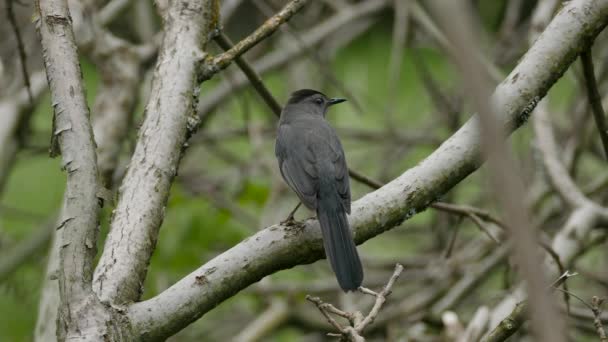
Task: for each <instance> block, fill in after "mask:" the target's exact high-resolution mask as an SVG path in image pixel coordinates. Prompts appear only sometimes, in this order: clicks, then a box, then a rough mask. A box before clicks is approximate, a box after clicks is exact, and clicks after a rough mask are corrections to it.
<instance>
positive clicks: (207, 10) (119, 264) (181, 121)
mask: <svg viewBox="0 0 608 342" xmlns="http://www.w3.org/2000/svg"><path fill="white" fill-rule="evenodd" d="M214 4H217V3H216V2H215V1H212V0H206V1H203V2H199V1H186V2H173V3H171V6H170V8H169V9H168V12H167V16H166V17H165V18H166V20H165V34H164V37H163V43H162V48H161V52H160V54H159V58H158V61H157V67H156V71H155V75H154V79H153V81H152V90H151V93H150V98H149V100H148V104H147V105H146V118H145V120H144V122H143V125H142V127H141V128H140V130H139V139H138V142H137V146H136V148H135V152H134V154H133V157H132V160H131V164H130V167H129V169H128V171H127V174H126V175H125V178H124V181H123V183H122V186H121V188H120V200H119V202H118V204H117V206H116V209H115V210H114V215H113V218H112V222H111V230H110V233H109V235H108V237H107V239H106V243H105V247H104V251H103V254H102V256H101V259H100V261H99V264H98V266H97V269H96V270H95V280H94V289H95V292H97V294H98V295H99V297H100V298H101V300H102V301H105V302H110V303H120V304H122V303H126V302H129V301H134V300H137V299H138V298H139V296H140V294H141V290H142V289H141V284H143V280H144V279H145V276H146V272H147V268H148V263H149V261H150V257H151V255H152V252H153V250H154V248H155V245H156V239H157V236H158V231H159V229H160V225H161V223H162V221H163V218H164V207H165V204H166V202H167V199H168V197H169V189H170V187H171V182H172V180H173V178H174V177H175V174H176V173H177V167H178V163H179V160H180V158H181V154H182V150H183V149H184V144H185V142H186V141H187V138H188V137H189V136H190V135H191V134H192V133H193V132H194V131H195V130H196V128H197V126H198V122H197V119H196V116H195V115H194V113H193V112H192V108H193V106H194V105H195V94H198V92H199V88H198V86H199V84H198V82H197V80H196V73H197V71H198V69H199V68H200V65H201V63H203V61H204V60H205V58H206V57H207V55H206V53H205V52H204V51H205V50H204V49H205V44H206V42H207V39H209V38H208V37H209V33H210V32H211V29H212V28H213V27H215V26H217V23H215V22H211V21H209V18H217V10H218V9H217V8H215V7H216V6H214ZM127 231H128V233H127Z"/></svg>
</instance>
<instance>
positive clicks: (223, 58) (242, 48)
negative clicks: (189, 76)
mask: <svg viewBox="0 0 608 342" xmlns="http://www.w3.org/2000/svg"><path fill="white" fill-rule="evenodd" d="M307 2H308V0H292V1H291V2H289V3H288V4H287V5H285V7H283V9H282V10H281V11H280V12H279V13H277V14H275V15H274V16H273V17H271V18H269V19H268V20H266V22H265V23H264V24H263V25H262V26H260V27H259V28H258V29H257V30H255V31H254V32H253V33H252V34H250V35H249V36H248V37H247V38H245V39H243V40H241V41H240V42H238V43H237V44H236V45H235V46H233V47H232V48H231V49H230V50H228V51H226V52H224V53H222V54H220V55H218V56H216V57H214V58H213V59H212V60H211V61H210V62H207V63H205V64H204V68H203V70H202V71H201V72H200V74H199V76H198V77H199V81H201V82H202V81H205V80H208V79H210V78H211V77H212V76H213V75H214V74H216V73H218V72H219V71H221V70H223V69H225V68H226V67H228V65H230V63H232V61H233V60H234V59H235V58H237V57H239V56H241V55H242V54H244V53H245V52H247V51H248V50H249V49H251V48H252V47H254V46H255V45H256V44H258V43H259V42H261V41H262V40H263V39H264V38H266V37H268V36H270V35H271V34H273V33H274V31H276V30H277V29H278V28H279V26H281V25H282V24H283V23H285V22H286V21H288V20H289V19H290V18H291V17H292V16H293V15H294V14H296V13H297V12H298V11H299V10H300V9H301V8H302V7H304V5H306V3H307Z"/></svg>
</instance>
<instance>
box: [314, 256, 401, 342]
mask: <svg viewBox="0 0 608 342" xmlns="http://www.w3.org/2000/svg"><path fill="white" fill-rule="evenodd" d="M401 272H403V266H401V265H400V264H397V265H395V271H394V272H393V275H392V276H391V277H390V279H389V280H388V282H387V283H386V285H385V286H384V287H383V288H382V291H380V292H374V291H372V290H370V289H367V288H365V287H359V292H361V293H363V294H366V295H370V296H373V297H375V298H376V300H375V301H374V305H373V306H372V308H371V310H370V311H369V313H368V314H367V316H365V318H364V317H363V315H362V314H361V312H359V311H355V312H346V311H343V310H340V309H338V308H336V307H335V306H333V305H332V304H330V303H325V302H323V300H321V299H320V298H318V297H311V296H309V295H307V296H306V299H307V300H308V301H310V302H312V303H314V304H315V305H316V306H317V308H318V309H319V311H321V313H322V314H323V316H325V318H327V321H328V322H329V323H330V324H331V325H332V326H333V327H334V328H336V330H338V331H339V332H340V333H341V335H342V337H344V338H347V339H348V340H350V341H352V342H358V341H365V339H364V338H363V336H362V335H361V334H362V333H363V330H365V328H366V327H367V326H368V325H370V324H371V323H373V322H374V320H375V319H376V317H377V316H378V314H379V313H380V309H381V308H382V305H384V303H385V302H386V297H388V296H389V295H390V294H391V289H392V288H393V285H394V284H395V281H397V279H398V278H399V276H400V275H401ZM331 314H334V315H337V316H340V317H343V318H346V319H347V320H348V321H349V322H350V326H342V325H341V324H340V323H338V322H337V321H336V320H335V319H334V318H333V317H332V316H331Z"/></svg>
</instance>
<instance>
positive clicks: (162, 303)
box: [129, 0, 608, 339]
mask: <svg viewBox="0 0 608 342" xmlns="http://www.w3.org/2000/svg"><path fill="white" fill-rule="evenodd" d="M607 21H608V2H606V1H594V0H577V1H571V2H569V3H568V4H567V5H566V6H565V8H564V10H562V11H561V12H560V14H559V15H557V16H556V17H555V19H554V20H553V22H552V23H551V25H549V27H548V28H547V30H546V32H545V34H543V35H542V36H541V37H540V38H539V39H538V40H537V41H536V43H535V44H534V46H532V47H531V49H530V50H529V51H528V53H527V54H526V55H525V56H524V57H523V58H522V60H521V62H520V63H519V65H518V66H517V67H516V68H515V69H514V70H513V71H512V72H511V74H510V75H509V77H507V79H506V80H505V81H503V82H502V83H501V84H500V85H499V86H498V87H497V89H496V91H495V93H494V95H493V99H492V100H493V101H494V103H495V104H496V107H495V108H496V113H497V114H498V115H500V118H501V120H502V121H503V122H504V123H506V125H507V127H509V128H511V129H515V128H516V127H518V126H520V125H521V124H523V123H524V122H525V121H526V120H527V118H528V116H529V115H530V113H531V111H532V109H533V108H534V106H535V105H536V103H538V101H539V100H540V98H542V97H543V96H544V95H545V94H546V93H547V91H548V90H549V88H550V87H551V86H552V85H553V84H554V83H555V82H556V81H557V79H559V77H560V76H561V75H562V74H563V73H564V71H565V70H566V69H567V68H568V66H569V65H570V64H571V63H572V62H573V61H574V59H575V58H576V56H577V55H578V53H580V51H582V50H583V49H584V48H586V45H588V44H589V42H590V41H591V40H593V38H594V37H595V36H596V35H597V34H598V33H599V32H600V31H601V30H602V29H603V27H604V26H605V25H606V23H607ZM549 58H550V61H551V62H550V63H549V62H548V60H549ZM539 66H542V67H539ZM476 121H477V119H475V118H473V119H471V120H469V122H467V123H466V124H465V125H464V126H463V127H462V128H461V129H460V130H459V131H458V132H456V133H455V134H454V135H453V136H452V137H450V138H449V139H448V140H447V141H446V142H444V143H443V145H441V146H440V147H439V148H438V149H437V150H436V151H435V152H434V153H433V154H431V155H430V156H429V157H428V158H426V159H425V160H423V161H422V162H420V163H419V164H418V165H417V166H416V167H414V168H412V169H410V170H408V171H406V172H405V173H404V174H403V175H401V176H400V177H398V178H397V179H395V180H393V181H392V182H390V183H389V184H387V185H385V186H384V187H382V188H381V189H379V190H377V191H375V192H372V193H370V194H368V195H366V196H364V197H363V198H361V199H359V200H358V201H356V202H354V203H353V209H352V215H351V216H350V224H351V227H352V228H353V230H354V236H355V240H356V241H357V243H362V242H363V241H366V240H368V239H370V238H372V237H374V236H376V235H378V234H381V233H382V232H384V231H386V230H388V229H391V228H393V227H395V226H396V225H398V224H400V223H401V222H402V221H403V220H405V219H407V218H409V217H411V216H412V215H414V214H416V213H417V212H419V211H421V210H424V209H425V208H426V207H427V206H428V205H429V204H430V203H432V202H433V201H435V200H436V199H437V198H439V197H440V196H441V195H443V194H444V193H445V192H447V191H448V190H450V189H451V188H452V187H453V186H455V185H456V184H458V182H460V181H461V180H462V179H464V178H465V177H466V176H468V175H469V174H471V173H472V172H473V171H475V170H476V169H477V168H478V167H479V166H480V165H481V156H480V152H481V144H480V140H479V131H478V127H477V123H476ZM322 255H323V247H322V241H321V234H320V232H319V228H318V224H317V222H316V221H314V220H308V221H306V222H304V223H303V224H302V225H297V226H282V225H275V226H271V227H268V228H267V229H264V230H262V231H260V232H258V233H257V234H255V235H253V236H252V237H250V238H249V239H247V240H245V241H243V242H241V243H240V244H238V245H236V246H235V247H233V248H231V249H229V250H228V251H226V252H224V253H222V254H221V255H219V256H217V257H216V258H214V259H212V260H210V261H209V262H208V263H206V264H205V265H203V266H202V267H200V268H199V269H198V270H196V271H194V272H192V273H191V274H190V275H188V276H186V277H185V278H183V279H182V280H180V281H179V282H177V283H176V284H174V285H173V286H171V287H170V288H168V289H167V290H165V291H164V292H162V293H161V294H159V295H157V296H156V297H153V298H151V299H149V300H147V301H144V302H141V303H136V304H134V305H133V306H132V307H131V309H130V310H129V315H130V318H131V320H132V322H133V324H134V326H135V327H136V328H137V329H138V330H140V331H145V332H146V337H148V338H151V339H152V338H162V337H166V336H168V335H170V334H172V333H173V332H175V331H178V330H179V329H181V328H183V327H184V326H186V325H188V324H189V323H190V322H193V321H194V320H196V319H197V318H199V317H201V316H202V315H203V314H205V313H206V312H207V311H209V310H211V309H212V308H214V307H215V306H216V305H217V304H218V303H221V302H222V301H224V300H225V299H227V298H229V297H230V296H232V295H234V294H235V293H237V292H238V291H240V290H242V289H243V288H245V287H247V286H248V285H250V284H252V283H253V282H256V281H258V280H259V279H261V278H263V277H264V276H266V275H269V274H271V273H274V272H276V271H278V270H281V269H286V268H290V267H293V266H295V265H298V264H304V263H310V262H313V261H315V260H318V259H319V258H321V257H322Z"/></svg>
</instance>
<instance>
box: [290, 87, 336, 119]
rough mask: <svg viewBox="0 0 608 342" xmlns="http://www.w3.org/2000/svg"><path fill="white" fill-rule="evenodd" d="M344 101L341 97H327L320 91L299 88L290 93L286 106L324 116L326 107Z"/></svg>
mask: <svg viewBox="0 0 608 342" xmlns="http://www.w3.org/2000/svg"><path fill="white" fill-rule="evenodd" d="M344 101H346V99H341V98H328V97H327V96H326V95H325V94H323V93H322V92H320V91H317V90H312V89H300V90H297V91H294V92H293V93H291V96H290V97H289V101H287V106H286V107H291V108H294V107H295V108H297V109H302V110H303V111H305V112H306V113H310V114H319V115H322V116H325V113H326V112H327V108H329V107H330V106H332V105H335V104H338V103H341V102H344Z"/></svg>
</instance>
